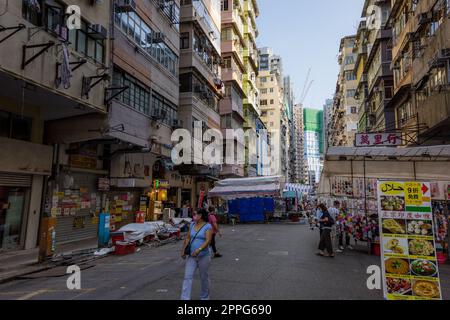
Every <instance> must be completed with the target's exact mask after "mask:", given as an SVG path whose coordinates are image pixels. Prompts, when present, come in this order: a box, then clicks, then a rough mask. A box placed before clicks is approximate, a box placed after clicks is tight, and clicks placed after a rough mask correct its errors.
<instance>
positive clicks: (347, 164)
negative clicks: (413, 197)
mask: <svg viewBox="0 0 450 320" xmlns="http://www.w3.org/2000/svg"><path fill="white" fill-rule="evenodd" d="M386 179H394V180H399V181H429V182H431V183H432V185H434V186H439V187H435V188H434V190H435V191H436V192H433V193H432V200H434V199H435V198H434V197H437V198H441V199H439V201H438V199H437V198H436V201H434V203H435V206H434V208H435V209H434V212H437V214H435V216H434V217H435V219H438V220H439V221H440V223H436V225H437V226H440V227H438V228H440V230H441V231H440V232H437V233H436V234H437V235H438V236H439V237H440V238H439V239H437V240H440V241H439V242H440V243H443V245H441V246H442V252H443V253H444V252H445V250H446V249H448V232H447V226H448V199H449V198H448V191H447V192H446V191H445V190H447V189H448V186H449V185H450V183H449V181H450V146H433V147H412V148H388V147H376V148H348V147H330V148H329V149H328V152H327V155H326V159H325V163H324V171H323V173H322V177H321V180H320V183H319V188H318V192H317V196H318V199H319V201H320V202H324V203H325V204H326V205H327V206H331V205H332V203H333V202H334V200H339V201H340V202H341V204H342V208H343V212H344V213H345V214H346V215H347V220H349V221H351V225H352V233H353V236H354V238H355V240H357V241H363V242H367V244H368V248H369V249H370V250H371V252H373V253H377V254H378V252H379V226H378V205H377V188H376V185H377V180H386ZM439 190H440V191H439ZM438 194H440V195H438ZM389 205H390V206H393V207H395V206H396V205H398V204H396V203H390V204H389ZM442 239H445V241H442ZM445 253H446V252H445Z"/></svg>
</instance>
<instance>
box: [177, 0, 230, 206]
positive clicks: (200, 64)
mask: <svg viewBox="0 0 450 320" xmlns="http://www.w3.org/2000/svg"><path fill="white" fill-rule="evenodd" d="M221 28H222V25H221V2H220V1H219V0H202V1H191V0H184V1H181V17H180V39H181V44H180V52H181V53H180V70H179V78H180V102H179V111H178V117H179V119H180V120H181V121H182V122H183V127H184V129H186V130H188V131H189V132H191V136H192V137H193V138H192V139H193V145H194V149H195V150H194V156H193V163H192V164H183V165H181V166H178V167H177V169H178V170H179V172H180V173H181V175H192V176H194V177H195V179H196V186H195V194H196V196H195V199H196V201H195V202H196V205H197V203H198V202H199V200H204V199H206V193H207V191H208V190H209V189H210V188H211V187H212V185H213V182H214V181H215V180H217V179H218V178H219V173H220V165H217V164H216V165H209V164H206V163H205V161H204V160H205V159H203V158H202V156H201V155H202V152H201V151H200V152H195V151H196V148H198V149H202V150H204V148H205V147H206V146H207V145H208V144H209V141H206V140H209V139H206V140H205V139H203V138H207V137H206V136H205V133H206V132H207V130H209V129H212V130H216V131H219V132H220V129H221V118H220V114H219V101H220V99H221V98H222V97H223V94H222V89H223V84H222V80H221V63H222V58H221V45H222V43H221ZM203 140H205V141H203ZM199 155H200V156H199ZM200 158H202V159H200Z"/></svg>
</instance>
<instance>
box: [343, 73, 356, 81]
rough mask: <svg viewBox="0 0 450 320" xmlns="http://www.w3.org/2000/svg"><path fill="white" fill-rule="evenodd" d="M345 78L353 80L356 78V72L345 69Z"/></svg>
mask: <svg viewBox="0 0 450 320" xmlns="http://www.w3.org/2000/svg"><path fill="white" fill-rule="evenodd" d="M345 79H346V80H347V81H354V80H356V74H355V73H354V72H352V71H346V72H345Z"/></svg>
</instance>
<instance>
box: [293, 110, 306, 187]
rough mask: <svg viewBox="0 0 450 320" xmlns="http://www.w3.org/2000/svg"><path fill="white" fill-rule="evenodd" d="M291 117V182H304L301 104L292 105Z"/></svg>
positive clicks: (304, 165) (304, 163)
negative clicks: (292, 124)
mask: <svg viewBox="0 0 450 320" xmlns="http://www.w3.org/2000/svg"><path fill="white" fill-rule="evenodd" d="M293 118H294V120H293V122H294V130H293V132H294V135H293V143H294V150H295V154H294V156H293V159H294V167H293V168H292V171H293V173H294V175H293V178H292V179H291V182H292V183H305V182H306V180H307V172H308V164H307V162H306V159H305V137H304V135H305V132H304V122H303V106H302V105H301V104H296V105H294V108H293Z"/></svg>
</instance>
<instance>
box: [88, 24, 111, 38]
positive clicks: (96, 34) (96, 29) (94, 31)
mask: <svg viewBox="0 0 450 320" xmlns="http://www.w3.org/2000/svg"><path fill="white" fill-rule="evenodd" d="M88 34H89V35H90V36H91V37H92V38H94V39H97V40H105V39H106V38H108V30H106V28H105V27H104V26H102V25H101V24H91V25H89V29H88Z"/></svg>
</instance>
